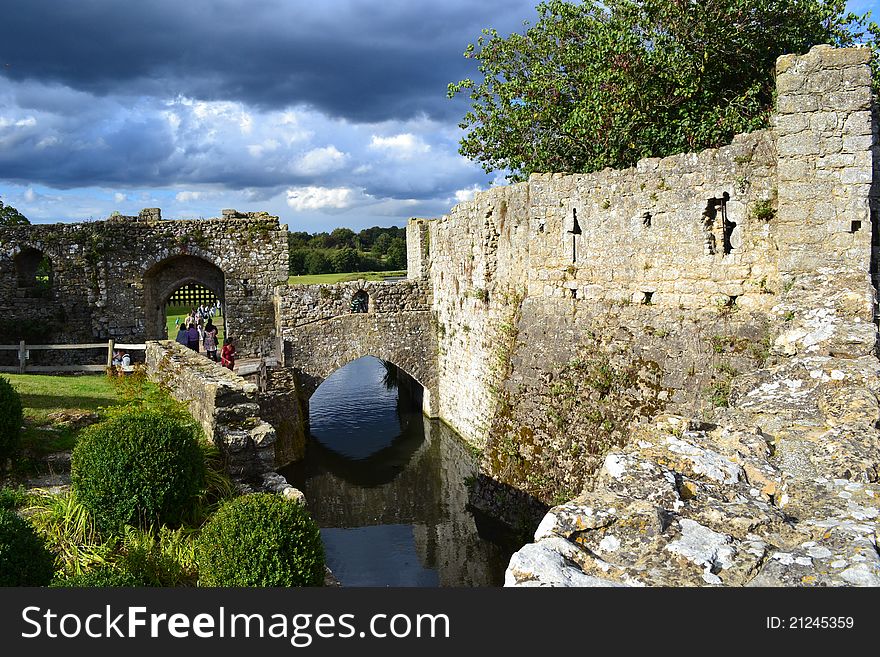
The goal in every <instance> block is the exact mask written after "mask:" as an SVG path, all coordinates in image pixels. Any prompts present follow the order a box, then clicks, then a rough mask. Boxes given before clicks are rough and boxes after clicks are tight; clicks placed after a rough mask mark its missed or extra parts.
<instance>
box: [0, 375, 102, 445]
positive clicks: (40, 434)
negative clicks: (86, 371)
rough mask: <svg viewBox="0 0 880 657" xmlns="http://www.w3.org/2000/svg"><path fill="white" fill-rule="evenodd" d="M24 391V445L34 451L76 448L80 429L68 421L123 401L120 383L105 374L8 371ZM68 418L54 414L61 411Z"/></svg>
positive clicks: (21, 391) (21, 390) (22, 399)
mask: <svg viewBox="0 0 880 657" xmlns="http://www.w3.org/2000/svg"><path fill="white" fill-rule="evenodd" d="M4 376H6V377H7V378H8V379H9V382H10V383H11V384H12V385H13V387H14V388H15V389H16V390H17V391H18V394H19V395H21V403H22V406H24V426H25V429H24V431H23V432H22V436H21V446H22V448H23V449H26V450H28V451H29V452H31V453H32V454H34V455H45V454H49V453H51V452H57V451H61V450H66V449H72V448H73V445H74V443H75V442H76V436H77V434H78V433H79V429H78V428H77V427H76V426H75V424H76V423H75V422H68V421H66V419H67V418H69V419H74V418H76V417H77V416H79V415H82V414H86V413H94V412H96V411H98V409H99V408H101V407H102V406H111V405H113V404H116V403H118V402H119V398H118V396H117V393H116V386H115V385H114V384H113V381H112V380H111V379H109V378H108V377H107V376H105V375H103V374H98V375H82V376H44V375H39V374H5V375H4ZM62 412H63V415H64V416H66V418H65V420H60V419H57V418H58V417H59V416H58V415H56V416H55V419H53V418H51V417H50V415H53V414H61V413H62Z"/></svg>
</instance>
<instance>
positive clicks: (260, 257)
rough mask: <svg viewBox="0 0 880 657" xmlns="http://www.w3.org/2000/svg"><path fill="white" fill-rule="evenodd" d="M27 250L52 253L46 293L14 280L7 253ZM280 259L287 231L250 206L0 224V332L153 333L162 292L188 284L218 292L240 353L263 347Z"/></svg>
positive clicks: (52, 336) (85, 336)
mask: <svg viewBox="0 0 880 657" xmlns="http://www.w3.org/2000/svg"><path fill="white" fill-rule="evenodd" d="M28 248H33V249H37V250H39V251H40V252H42V253H43V254H45V255H46V256H48V257H49V259H50V260H51V263H52V270H53V281H52V287H51V290H50V291H49V292H48V293H42V292H41V291H39V290H36V289H34V288H28V287H22V286H21V285H20V281H19V277H18V274H17V271H16V267H15V260H14V258H15V256H16V255H18V254H19V253H21V252H22V251H23V250H26V249H28ZM287 260H288V256H287V236H286V228H285V227H283V226H280V225H279V223H278V218H277V217H272V216H269V215H268V214H266V213H259V212H253V213H237V212H235V211H231V210H230V211H224V217H223V218H220V219H199V220H177V221H167V220H161V215H160V214H159V213H158V211H157V210H156V209H147V210H145V211H144V212H143V213H142V214H141V216H140V217H126V216H115V217H111V218H110V219H108V220H107V221H96V222H89V223H80V224H41V225H33V226H5V227H0V317H2V318H3V325H2V326H0V329H2V331H0V332H2V333H4V334H6V333H9V334H10V335H11V337H12V338H13V339H14V338H15V337H16V336H17V335H19V334H22V337H25V335H26V334H33V333H34V330H35V329H36V330H37V331H38V334H39V335H40V342H41V343H47V344H57V343H90V342H100V341H102V340H107V339H109V338H114V339H116V340H117V341H121V342H135V343H137V342H144V341H145V340H148V339H149V340H154V339H161V338H164V337H165V335H164V330H165V328H164V303H165V301H166V300H167V298H168V295H170V294H171V293H172V292H173V291H175V290H176V289H177V287H180V286H181V285H183V284H186V283H193V282H195V283H200V284H202V285H205V286H207V287H210V288H212V289H213V291H214V292H216V293H217V294H219V295H220V297H221V299H222V300H223V302H224V321H225V322H226V332H227V335H232V336H234V337H236V338H237V339H238V351H239V353H240V355H242V356H251V355H252V356H256V355H260V354H261V353H268V351H270V350H271V349H272V348H273V345H274V331H275V314H274V303H273V298H274V291H275V287H276V286H277V285H280V284H282V283H286V281H287ZM218 288H219V289H218ZM40 332H41V333H40ZM172 337H173V336H172ZM19 339H21V338H19ZM29 341H30V342H34V340H33V339H31V340H29Z"/></svg>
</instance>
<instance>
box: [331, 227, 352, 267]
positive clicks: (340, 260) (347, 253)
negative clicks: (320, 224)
mask: <svg viewBox="0 0 880 657" xmlns="http://www.w3.org/2000/svg"><path fill="white" fill-rule="evenodd" d="M334 232H335V231H334ZM330 264H331V265H332V266H333V271H334V272H335V273H337V274H345V273H348V272H351V271H356V270H357V268H358V264H359V261H358V254H357V251H355V250H354V249H353V248H351V247H350V246H347V247H345V248H344V249H339V250H338V251H334V252H333V253H331V255H330Z"/></svg>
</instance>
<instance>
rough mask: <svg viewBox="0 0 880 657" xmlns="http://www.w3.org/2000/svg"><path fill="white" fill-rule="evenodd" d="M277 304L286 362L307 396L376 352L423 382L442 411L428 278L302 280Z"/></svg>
mask: <svg viewBox="0 0 880 657" xmlns="http://www.w3.org/2000/svg"><path fill="white" fill-rule="evenodd" d="M276 303H277V317H278V329H277V333H278V335H279V336H280V339H281V341H282V345H283V349H282V351H283V366H284V368H292V369H293V370H294V371H295V372H296V373H297V376H298V381H299V390H300V394H301V395H302V396H303V397H304V399H305V400H307V399H308V397H310V396H311V395H312V393H313V392H314V391H315V389H316V388H317V387H318V386H319V385H320V384H321V382H322V381H323V380H324V379H325V378H327V377H328V376H329V375H330V374H332V373H333V372H334V371H335V370H336V369H338V368H340V367H342V366H344V365H346V364H347V363H349V362H351V361H352V360H355V359H357V358H361V357H362V356H375V357H376V358H381V359H383V360H387V361H390V362H392V363H394V364H395V365H397V366H398V367H400V368H402V369H403V370H404V371H405V372H406V373H407V374H409V375H410V376H412V377H413V378H415V379H416V380H417V381H418V382H419V383H420V384H422V386H423V387H424V388H425V395H424V404H425V412H426V413H428V415H431V416H435V415H436V403H437V368H436V364H437V341H436V330H437V329H436V325H435V323H434V314H433V313H432V312H431V299H430V294H429V293H428V286H427V285H426V283H425V282H424V281H420V280H416V281H400V282H396V283H389V282H372V281H363V280H361V281H352V282H348V283H338V284H335V285H294V286H289V287H283V288H279V289H278V295H277V298H276Z"/></svg>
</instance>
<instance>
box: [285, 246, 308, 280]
mask: <svg viewBox="0 0 880 657" xmlns="http://www.w3.org/2000/svg"><path fill="white" fill-rule="evenodd" d="M308 254H309V250H308V249H303V248H296V249H291V250H290V258H289V260H288V266H287V268H288V272H289V273H290V275H291V276H301V275H302V274H305V273H306V256H308Z"/></svg>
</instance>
